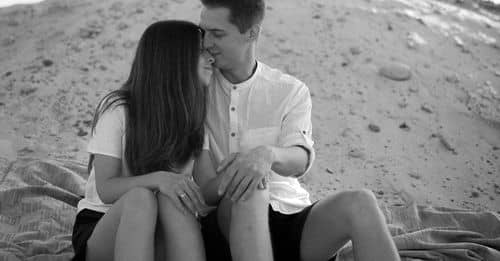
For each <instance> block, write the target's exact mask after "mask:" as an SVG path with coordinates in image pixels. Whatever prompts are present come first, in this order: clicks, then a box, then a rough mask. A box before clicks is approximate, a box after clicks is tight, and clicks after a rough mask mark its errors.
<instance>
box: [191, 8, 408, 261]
mask: <svg viewBox="0 0 500 261" xmlns="http://www.w3.org/2000/svg"><path fill="white" fill-rule="evenodd" d="M201 2H202V4H203V10H202V11H201V16H200V26H201V27H202V28H203V29H204V30H205V38H204V45H205V48H206V49H207V50H208V51H209V52H210V54H212V56H213V57H214V58H215V64H214V65H215V67H216V68H217V69H216V70H215V72H214V76H213V77H212V81H211V84H210V89H209V95H208V98H209V103H208V115H207V127H208V130H209V136H210V137H209V142H210V151H211V157H212V159H213V161H214V162H215V163H216V164H217V166H218V169H217V171H218V178H217V182H216V186H215V188H214V186H212V189H211V190H210V191H205V192H204V194H205V196H207V195H208V196H209V197H212V198H213V197H217V196H222V197H221V199H220V201H219V205H218V208H217V211H214V212H212V213H211V214H210V215H209V216H207V217H206V218H204V219H203V221H202V227H203V234H204V238H205V244H206V250H207V259H208V260H222V259H226V260H229V259H230V256H229V249H228V246H227V245H228V243H229V248H230V253H231V255H232V259H233V260H272V259H273V258H274V260H306V261H308V260H328V259H329V258H331V257H332V256H333V255H334V254H335V253H336V251H337V250H338V249H339V248H341V247H342V246H343V245H344V244H345V243H346V242H348V241H349V240H351V241H352V242H353V247H354V253H355V258H356V260H399V256H398V255H397V250H396V247H395V245H394V242H393V241H392V238H391V236H390V234H389V231H388V229H387V227H386V224H385V220H384V216H383V214H382V213H381V211H380V210H379V208H378V205H377V201H376V199H375V197H374V196H373V193H372V192H370V191H368V190H356V191H345V192H340V193H336V194H334V195H331V196H329V197H327V198H325V199H323V200H320V201H318V202H316V203H314V204H313V205H311V202H310V201H309V194H308V193H307V191H305V190H304V189H303V188H302V187H301V186H300V184H299V182H298V181H297V177H300V176H301V175H303V174H304V173H306V172H307V171H308V170H309V168H310V166H311V165H312V163H313V161H314V157H315V154H314V149H313V147H312V146H313V141H312V140H311V131H312V126H311V98H310V94H309V90H308V88H307V87H306V85H305V84H304V83H302V82H300V81H299V80H297V79H295V78H294V77H292V76H290V75H287V74H284V73H282V72H280V71H279V70H276V69H272V68H270V67H268V66H267V65H265V64H263V63H262V62H259V61H257V59H256V50H255V49H256V43H257V39H258V36H259V33H260V26H261V22H262V20H263V17H264V10H265V4H264V2H263V0H201ZM215 194H216V195H215ZM221 253H223V254H225V256H221Z"/></svg>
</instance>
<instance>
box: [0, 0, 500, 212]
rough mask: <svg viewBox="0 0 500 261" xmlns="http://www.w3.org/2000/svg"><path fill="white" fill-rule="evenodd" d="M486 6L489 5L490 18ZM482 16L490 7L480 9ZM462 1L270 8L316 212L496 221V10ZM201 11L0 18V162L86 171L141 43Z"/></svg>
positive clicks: (268, 35)
mask: <svg viewBox="0 0 500 261" xmlns="http://www.w3.org/2000/svg"><path fill="white" fill-rule="evenodd" d="M492 6H493V5H492ZM486 7H487V6H486ZM486 9H488V8H485V7H484V6H479V4H477V3H476V2H474V3H471V2H470V1H441V2H438V1H430V0H421V1H411V0H385V1H384V0H351V1H329V0H310V1H300V0H286V1H279V0H267V14H266V19H265V22H264V25H263V29H262V34H261V36H260V39H259V41H260V43H259V49H258V53H259V55H258V56H259V57H260V60H261V61H263V62H264V63H267V64H269V65H271V66H273V67H276V68H279V69H281V70H282V71H284V72H287V73H289V74H291V75H294V76H296V77H297V78H299V79H301V80H302V81H303V82H305V83H306V84H307V85H308V87H309V89H310V91H311V95H312V101H313V126H314V129H313V133H314V134H313V137H314V140H315V148H316V152H317V158H316V161H315V163H314V167H313V169H312V171H311V172H310V173H309V174H308V175H307V176H306V177H305V178H303V180H302V182H303V184H304V186H305V187H306V188H307V189H308V190H309V191H310V192H311V195H312V198H313V199H319V198H322V197H324V196H326V195H328V194H330V193H334V192H336V191H340V190H344V189H356V188H369V189H371V190H373V191H374V192H375V194H376V196H377V198H378V199H379V200H380V203H381V204H389V205H396V204H403V203H405V202H408V201H416V202H417V203H418V204H422V205H433V206H442V207H451V208H467V209H473V210H491V211H496V212H499V213H500V160H499V157H500V11H498V10H500V9H495V8H493V7H492V8H491V10H490V11H487V10H486ZM200 10H201V4H200V3H199V1H197V0H171V1H167V0H163V1H158V0H149V1H137V0H124V1H90V0H81V1H63V0H47V1H44V2H42V3H39V4H34V5H18V6H12V7H5V8H0V126H2V127H1V128H0V159H1V160H3V161H13V160H15V159H18V158H50V159H58V160H77V161H81V162H86V161H87V157H88V155H87V153H86V143H87V141H88V138H89V132H90V125H91V120H92V116H93V111H94V108H95V106H96V105H97V103H98V101H99V99H100V98H101V97H103V96H104V95H105V94H106V93H107V92H108V91H110V90H112V89H116V88H119V87H120V85H121V84H122V83H123V82H124V81H125V77H126V76H127V75H128V73H129V69H130V64H131V59H132V55H133V53H134V51H135V47H136V43H137V41H138V39H139V37H140V35H141V34H142V32H143V30H144V29H145V28H146V26H148V25H149V24H151V23H153V22H155V21H158V20H163V19H186V20H191V21H194V22H197V21H198V16H199V12H200Z"/></svg>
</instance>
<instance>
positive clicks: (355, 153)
mask: <svg viewBox="0 0 500 261" xmlns="http://www.w3.org/2000/svg"><path fill="white" fill-rule="evenodd" d="M348 155H349V157H351V158H356V159H364V158H366V155H365V153H364V152H363V151H361V150H360V149H352V150H351V151H349V153H348Z"/></svg>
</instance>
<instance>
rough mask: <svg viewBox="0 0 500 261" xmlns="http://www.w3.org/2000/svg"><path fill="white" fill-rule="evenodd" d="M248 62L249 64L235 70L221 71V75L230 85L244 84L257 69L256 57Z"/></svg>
mask: <svg viewBox="0 0 500 261" xmlns="http://www.w3.org/2000/svg"><path fill="white" fill-rule="evenodd" d="M248 61H249V62H247V63H244V64H241V65H239V66H237V67H235V68H234V69H233V70H221V73H222V75H224V78H226V80H228V81H229V82H230V83H233V84H238V83H241V82H244V81H246V80H248V79H250V77H252V75H253V74H254V72H255V69H256V68H257V60H256V59H255V57H252V58H251V59H248Z"/></svg>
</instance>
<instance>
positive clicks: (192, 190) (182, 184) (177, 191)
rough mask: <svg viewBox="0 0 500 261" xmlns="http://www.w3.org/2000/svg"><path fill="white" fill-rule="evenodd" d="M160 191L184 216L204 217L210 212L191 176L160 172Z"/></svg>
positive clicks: (158, 173)
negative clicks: (188, 214)
mask: <svg viewBox="0 0 500 261" xmlns="http://www.w3.org/2000/svg"><path fill="white" fill-rule="evenodd" d="M156 175H158V191H159V192H160V193H162V194H164V195H165V196H167V197H168V198H170V200H171V201H172V202H173V204H174V205H175V206H176V207H177V208H178V209H179V210H180V211H182V212H183V213H184V214H187V213H188V212H189V213H191V214H193V215H194V216H195V217H198V216H204V215H206V214H208V212H210V210H211V209H212V208H211V207H209V206H207V204H206V203H205V200H204V199H203V195H202V193H201V190H200V188H199V187H198V185H197V184H196V183H195V182H194V181H193V179H192V177H191V176H187V175H182V174H176V173H172V172H166V171H159V172H157V174H156Z"/></svg>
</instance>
